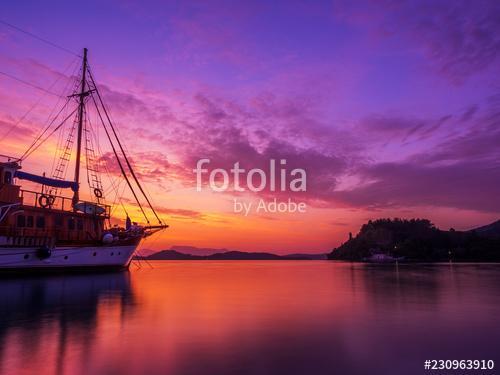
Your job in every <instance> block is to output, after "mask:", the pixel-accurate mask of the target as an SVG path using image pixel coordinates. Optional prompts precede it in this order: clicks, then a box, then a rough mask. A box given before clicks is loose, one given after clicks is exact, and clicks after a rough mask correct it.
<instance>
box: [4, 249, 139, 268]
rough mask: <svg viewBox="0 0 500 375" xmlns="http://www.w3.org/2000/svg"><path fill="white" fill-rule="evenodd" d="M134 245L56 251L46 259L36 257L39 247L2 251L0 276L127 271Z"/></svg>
mask: <svg viewBox="0 0 500 375" xmlns="http://www.w3.org/2000/svg"><path fill="white" fill-rule="evenodd" d="M136 248H137V245H127V246H88V247H69V246H68V247H56V248H54V249H52V254H51V256H50V257H48V258H47V259H40V258H39V257H38V256H37V250H38V249H39V247H1V248H0V272H2V271H4V270H10V271H15V270H18V269H19V270H29V269H33V270H43V269H60V270H64V269H66V268H68V269H73V268H101V267H102V268H120V267H128V265H129V264H130V261H131V260H132V256H133V255H134V252H135V249H136Z"/></svg>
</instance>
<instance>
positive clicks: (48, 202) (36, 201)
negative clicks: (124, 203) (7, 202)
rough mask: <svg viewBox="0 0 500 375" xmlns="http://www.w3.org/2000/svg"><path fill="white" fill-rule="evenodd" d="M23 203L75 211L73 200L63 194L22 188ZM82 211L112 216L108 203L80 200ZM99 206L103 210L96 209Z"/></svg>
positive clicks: (106, 216)
mask: <svg viewBox="0 0 500 375" xmlns="http://www.w3.org/2000/svg"><path fill="white" fill-rule="evenodd" d="M20 196H21V199H22V204H23V205H25V206H32V207H39V208H44V209H50V210H58V211H64V212H74V210H73V200H72V199H71V198H68V197H63V196H61V195H49V194H44V193H41V192H37V191H31V190H23V189H21V190H20ZM79 203H80V207H82V208H83V209H82V211H79V212H82V213H85V214H93V215H96V216H100V217H104V218H106V219H107V218H109V217H110V216H111V206H110V205H107V204H101V203H94V202H86V201H80V202H79ZM96 207H99V208H101V210H96V209H95V208H96Z"/></svg>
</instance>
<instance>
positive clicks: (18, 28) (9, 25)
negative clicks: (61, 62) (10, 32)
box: [0, 20, 82, 57]
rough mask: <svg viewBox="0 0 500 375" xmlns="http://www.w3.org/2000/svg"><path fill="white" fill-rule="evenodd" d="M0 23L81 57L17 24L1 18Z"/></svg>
mask: <svg viewBox="0 0 500 375" xmlns="http://www.w3.org/2000/svg"><path fill="white" fill-rule="evenodd" d="M0 23H3V24H4V25H6V26H8V27H10V28H12V29H14V30H17V31H19V32H21V33H23V34H26V35H29V36H31V37H32V38H35V39H37V40H39V41H41V42H43V43H45V44H48V45H49V46H52V47H54V48H57V49H59V50H61V51H64V52H66V53H70V54H72V55H74V56H77V57H82V56H81V55H79V54H77V53H75V52H73V51H71V50H69V49H67V48H64V47H61V46H59V45H57V44H55V43H53V42H51V41H50V40H47V39H45V38H42V37H40V36H38V35H35V34H33V33H31V32H29V31H26V30H23V29H21V28H20V27H17V26H15V25H13V24H11V23H8V22H6V21H3V20H0Z"/></svg>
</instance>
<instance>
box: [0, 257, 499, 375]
mask: <svg viewBox="0 0 500 375" xmlns="http://www.w3.org/2000/svg"><path fill="white" fill-rule="evenodd" d="M153 267H154V268H152V269H151V268H149V267H148V265H147V264H145V263H142V268H140V269H136V268H135V266H134V267H133V269H132V270H131V271H130V272H129V273H128V272H124V273H116V274H100V275H81V276H58V277H42V278H28V279H12V280H2V283H1V284H0V296H1V299H2V301H3V302H4V303H3V304H2V305H1V306H0V310H1V315H0V373H2V374H32V373H37V374H40V373H41V374H89V373H91V374H117V373H119V374H144V373H147V374H167V373H168V374H200V373H206V374H212V373H213V374H226V373H272V374H275V373H286V374H303V373H315V374H316V373H332V370H336V371H338V372H340V373H369V371H370V369H372V368H373V366H374V364H376V365H377V366H379V367H380V369H381V370H384V371H382V372H384V373H390V372H393V373H402V372H405V373H420V372H421V358H420V357H422V358H426V357H427V356H432V355H434V356H438V357H440V358H441V357H442V358H445V357H446V358H447V357H450V358H451V357H454V358H461V357H463V356H465V354H466V353H467V355H468V356H470V357H474V356H476V357H478V358H479V357H481V356H482V357H483V358H494V355H495V346H494V345H491V343H492V342H498V340H499V338H500V331H499V329H498V327H496V326H492V325H491V322H492V321H493V319H494V318H495V317H496V316H498V313H500V295H499V293H498V291H497V288H496V285H498V282H499V281H500V267H499V266H481V265H437V266H423V265H419V266H415V267H412V266H399V267H397V266H393V265H389V266H382V267H373V266H367V265H362V264H349V263H335V262H327V261H324V262H315V261H267V262H263V261H259V262H257V261H256V262H244V261H241V262H238V261H235V262H229V261H225V262H216V261H174V262H154V263H153ZM429 335H433V336H432V337H433V339H432V340H431V341H429V337H430V336H429Z"/></svg>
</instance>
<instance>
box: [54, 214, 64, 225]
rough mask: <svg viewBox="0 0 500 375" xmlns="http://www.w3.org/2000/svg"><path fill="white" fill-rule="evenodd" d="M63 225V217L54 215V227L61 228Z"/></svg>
mask: <svg viewBox="0 0 500 375" xmlns="http://www.w3.org/2000/svg"><path fill="white" fill-rule="evenodd" d="M63 223H64V220H63V216H62V215H56V217H55V219H54V225H55V226H56V227H62V226H63Z"/></svg>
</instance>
